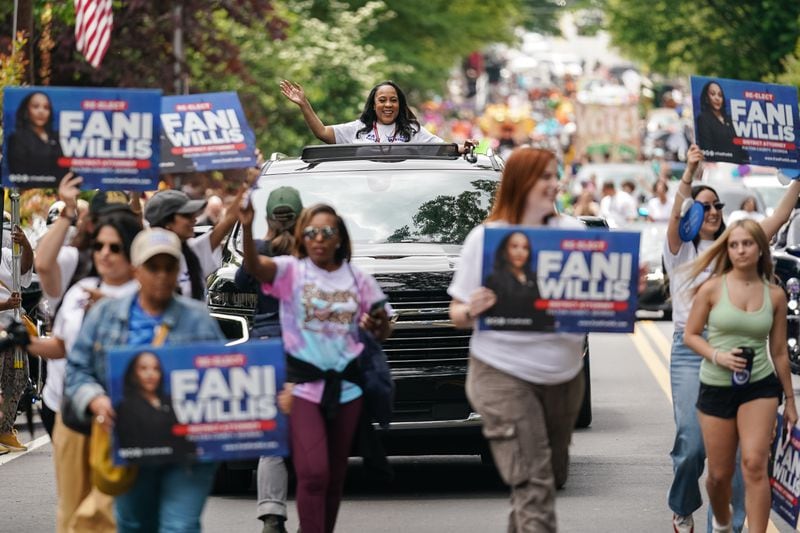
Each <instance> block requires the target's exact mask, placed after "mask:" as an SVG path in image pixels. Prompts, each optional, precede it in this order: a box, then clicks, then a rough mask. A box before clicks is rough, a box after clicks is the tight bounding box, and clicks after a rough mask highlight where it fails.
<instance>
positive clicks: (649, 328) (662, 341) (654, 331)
mask: <svg viewBox="0 0 800 533" xmlns="http://www.w3.org/2000/svg"><path fill="white" fill-rule="evenodd" d="M639 325H640V326H642V329H643V330H644V333H645V334H646V335H647V336H648V337H649V338H650V340H651V341H653V343H654V344H655V345H656V346H657V347H658V350H659V351H660V352H661V355H662V356H663V357H664V360H665V361H667V362H669V361H670V360H672V339H668V338H667V336H666V335H664V334H663V333H662V332H661V330H660V329H658V326H656V324H655V322H653V321H652V320H644V321H641V322H639Z"/></svg>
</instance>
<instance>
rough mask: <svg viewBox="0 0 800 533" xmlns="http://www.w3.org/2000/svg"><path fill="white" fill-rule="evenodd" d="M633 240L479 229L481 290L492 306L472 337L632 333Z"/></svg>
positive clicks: (608, 234) (623, 235) (606, 234)
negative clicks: (489, 294)
mask: <svg viewBox="0 0 800 533" xmlns="http://www.w3.org/2000/svg"><path fill="white" fill-rule="evenodd" d="M638 271H639V234H638V233H629V232H616V231H613V232H612V231H605V230H588V231H583V230H559V229H543V228H529V227H524V226H508V227H503V228H486V229H485V232H484V244H483V269H482V280H483V286H485V287H487V288H489V289H491V290H493V291H494V293H495V295H496V297H497V301H496V303H495V304H494V306H493V307H492V308H490V309H489V310H487V311H486V312H484V313H483V314H481V317H480V320H479V328H480V329H493V330H505V331H550V332H588V331H605V332H632V331H633V326H634V321H635V319H636V316H635V315H636V307H637V299H638V294H637V287H638V277H639V274H638Z"/></svg>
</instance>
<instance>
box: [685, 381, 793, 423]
mask: <svg viewBox="0 0 800 533" xmlns="http://www.w3.org/2000/svg"><path fill="white" fill-rule="evenodd" d="M759 398H777V399H778V404H780V402H781V400H782V398H783V387H782V386H781V382H780V381H778V377H777V376H776V375H775V374H770V375H769V376H767V377H765V378H764V379H760V380H758V381H754V382H751V383H748V384H747V385H745V386H743V387H716V386H714V385H706V384H705V383H701V384H700V392H699V393H698V395H697V405H696V407H697V410H698V411H700V412H701V413H703V414H706V415H709V416H716V417H718V418H736V412H737V411H738V410H739V406H740V405H742V404H744V403H747V402H752V401H753V400H758V399H759Z"/></svg>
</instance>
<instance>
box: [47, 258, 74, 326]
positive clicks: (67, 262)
mask: <svg viewBox="0 0 800 533" xmlns="http://www.w3.org/2000/svg"><path fill="white" fill-rule="evenodd" d="M79 256H80V254H79V252H78V249H77V248H75V247H74V246H62V247H61V249H60V250H59V251H58V257H56V263H58V268H59V270H60V271H61V290H60V291H59V293H58V294H48V293H47V291H44V290H42V294H43V295H44V298H45V301H46V302H47V306H48V309H49V310H50V312H53V311H54V310H55V308H56V307H57V306H58V303H59V302H60V301H61V297H62V296H64V291H66V289H67V284H68V283H69V282H70V280H71V279H72V276H74V275H75V270H76V269H77V268H78V258H79Z"/></svg>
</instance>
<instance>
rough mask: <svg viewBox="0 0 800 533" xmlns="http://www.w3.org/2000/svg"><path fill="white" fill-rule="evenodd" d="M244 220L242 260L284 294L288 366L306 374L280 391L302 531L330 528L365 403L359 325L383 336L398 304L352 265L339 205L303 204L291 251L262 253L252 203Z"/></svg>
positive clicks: (322, 532) (266, 285)
mask: <svg viewBox="0 0 800 533" xmlns="http://www.w3.org/2000/svg"><path fill="white" fill-rule="evenodd" d="M240 220H241V223H242V228H243V231H244V239H243V244H244V267H245V268H246V269H247V270H248V272H250V273H251V274H252V275H253V276H255V277H256V278H257V279H258V280H260V281H261V282H262V283H263V285H262V290H263V291H264V292H265V293H268V294H271V295H272V296H274V297H275V298H277V299H278V300H280V323H281V330H282V336H283V342H284V346H285V349H286V352H287V354H288V362H287V367H288V374H289V376H290V379H293V378H292V376H293V375H295V376H300V377H301V379H295V380H294V381H295V382H296V384H295V385H294V386H293V387H291V386H290V387H287V389H286V391H285V392H284V393H283V395H282V396H281V397H280V398H279V403H280V404H281V406H282V408H283V409H284V410H286V409H287V408H289V411H290V420H289V425H290V436H291V446H292V450H291V451H292V462H293V464H294V469H295V473H296V475H297V509H298V515H299V517H300V527H301V529H302V530H303V533H329V532H331V531H333V529H334V526H335V524H336V515H337V513H338V511H339V503H340V501H341V498H342V491H343V488H344V479H345V474H346V471H347V458H348V456H349V453H350V448H351V445H352V443H353V437H354V435H355V432H356V428H357V423H358V420H359V417H360V415H361V410H362V391H361V389H360V388H359V387H358V385H356V384H355V383H354V382H353V381H354V379H357V375H358V371H357V368H356V364H357V362H356V358H357V357H358V356H359V355H360V353H361V351H362V349H363V345H362V344H361V342H360V341H359V332H358V328H364V329H366V330H368V331H370V332H372V333H373V334H374V335H375V337H376V338H377V339H379V340H382V339H385V338H386V337H387V336H388V335H389V333H390V331H391V324H390V321H389V314H390V313H391V308H390V307H389V306H388V304H386V303H385V301H386V297H385V296H384V294H383V292H382V291H381V289H380V287H378V284H377V282H376V281H375V279H374V278H373V277H372V276H371V275H369V274H367V273H366V272H364V271H363V270H361V269H360V268H358V267H356V266H354V265H352V264H350V257H351V243H350V237H349V235H348V232H347V228H346V226H345V224H344V221H343V220H342V218H341V217H340V216H339V215H338V214H337V213H336V211H335V210H334V209H333V208H332V207H330V206H328V205H324V204H317V205H314V206H312V207H310V208H308V209H305V210H304V211H303V212H302V214H301V215H300V219H299V220H298V222H297V229H296V233H295V248H294V255H291V256H280V257H266V256H260V255H258V253H257V251H256V247H255V243H254V242H253V234H252V223H253V210H252V207H250V208H249V209H247V210H245V209H243V210H242V212H241V215H240ZM370 310H372V311H370ZM307 376H316V377H315V378H314V379H313V380H310V381H307ZM323 378H324V379H323ZM289 391H290V392H289ZM289 400H291V401H289Z"/></svg>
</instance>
